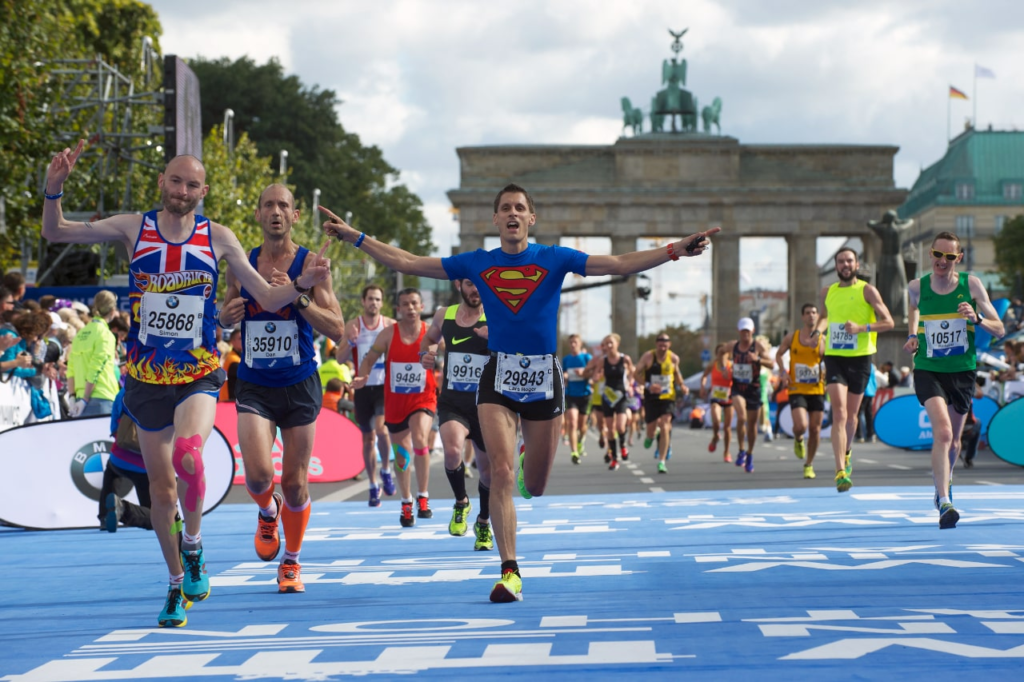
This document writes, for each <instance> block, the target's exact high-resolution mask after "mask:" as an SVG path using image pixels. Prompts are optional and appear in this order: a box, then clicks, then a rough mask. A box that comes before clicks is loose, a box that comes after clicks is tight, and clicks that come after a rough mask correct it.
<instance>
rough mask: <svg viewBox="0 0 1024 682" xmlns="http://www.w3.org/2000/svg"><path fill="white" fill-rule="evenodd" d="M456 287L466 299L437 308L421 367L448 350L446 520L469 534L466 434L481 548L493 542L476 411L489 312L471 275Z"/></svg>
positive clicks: (442, 414) (455, 531)
mask: <svg viewBox="0 0 1024 682" xmlns="http://www.w3.org/2000/svg"><path fill="white" fill-rule="evenodd" d="M455 288H456V289H458V291H459V294H460V295H461V296H462V303H460V304H458V305H453V306H448V307H447V308H439V309H438V310H437V312H436V313H434V321H433V323H432V324H431V325H430V328H429V329H427V333H426V335H425V336H424V337H423V341H422V342H421V344H420V354H421V355H422V356H423V357H422V358H421V362H422V364H423V367H424V368H426V369H427V371H433V369H434V366H435V365H437V364H438V363H437V356H438V354H439V353H441V352H442V350H443V352H444V353H445V355H444V363H443V365H442V370H443V380H442V383H441V396H440V398H438V401H437V417H438V422H439V424H440V430H441V444H442V445H443V446H444V472H445V474H446V475H447V476H448V483H449V484H451V486H452V494H454V495H455V508H454V509H453V510H452V520H451V522H450V523H449V524H448V532H449V533H450V534H452V535H456V536H461V535H465V534H466V530H467V526H468V524H467V523H466V518H467V517H468V516H469V514H470V512H471V511H472V506H471V505H470V504H469V496H468V495H467V494H466V465H465V464H464V463H463V461H462V453H463V450H464V448H465V447H466V438H469V439H470V440H471V441H472V442H473V447H474V448H476V455H477V457H476V461H477V468H478V469H479V470H480V483H479V484H478V486H477V489H478V491H479V492H480V513H479V514H478V515H477V517H476V523H474V524H473V531H474V534H475V535H476V542H475V544H474V545H473V549H475V550H478V551H479V550H487V549H492V548H493V547H494V542H493V540H492V539H491V525H490V518H491V511H490V509H491V505H490V498H491V466H490V460H489V459H488V458H487V451H486V449H485V448H484V437H483V432H482V431H481V430H480V419H479V418H478V417H477V412H476V391H477V387H478V386H479V384H480V374H481V373H482V372H483V368H484V365H486V364H487V361H488V360H489V359H490V357H491V355H490V353H489V352H488V350H487V316H486V315H484V309H483V306H482V305H480V292H479V291H477V288H476V285H474V284H473V282H472V281H471V280H469V279H460V280H456V281H455ZM442 347H443V349H442Z"/></svg>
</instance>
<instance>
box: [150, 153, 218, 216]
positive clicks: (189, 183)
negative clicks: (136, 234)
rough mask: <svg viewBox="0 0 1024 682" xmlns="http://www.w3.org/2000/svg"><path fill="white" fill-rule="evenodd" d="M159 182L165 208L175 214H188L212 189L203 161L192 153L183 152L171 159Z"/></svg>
mask: <svg viewBox="0 0 1024 682" xmlns="http://www.w3.org/2000/svg"><path fill="white" fill-rule="evenodd" d="M157 184H158V185H159V186H160V195H161V198H162V201H163V205H164V210H165V211H167V212H169V213H173V214H174V215H180V216H187V215H188V214H190V213H192V212H193V211H195V209H196V206H198V205H199V202H200V201H202V200H203V197H205V196H206V193H207V192H208V191H209V190H210V188H209V186H208V185H207V184H206V168H204V167H203V162H202V161H200V160H199V159H197V158H196V157H194V156H192V155H191V154H182V155H181V156H176V157H174V158H173V159H171V160H170V162H169V163H168V164H167V167H166V168H165V169H164V172H163V173H161V174H160V177H159V179H158V180H157Z"/></svg>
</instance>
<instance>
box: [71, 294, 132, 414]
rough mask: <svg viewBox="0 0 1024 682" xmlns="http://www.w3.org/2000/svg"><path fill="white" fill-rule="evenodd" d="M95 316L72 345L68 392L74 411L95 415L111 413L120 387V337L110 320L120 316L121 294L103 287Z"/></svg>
mask: <svg viewBox="0 0 1024 682" xmlns="http://www.w3.org/2000/svg"><path fill="white" fill-rule="evenodd" d="M93 311H94V313H95V315H94V316H93V318H92V320H91V321H90V322H89V324H87V325H86V326H85V328H84V329H83V330H82V331H81V332H79V333H78V334H77V335H76V336H75V340H74V342H73V343H72V344H71V361H70V363H68V395H69V397H71V400H72V401H73V403H72V405H71V406H70V410H69V412H70V414H71V417H72V418H75V417H94V416H97V415H104V414H110V413H111V411H112V410H113V408H114V398H115V397H117V393H118V391H119V390H120V383H121V373H120V371H119V369H118V354H117V337H115V336H114V333H113V332H112V331H111V330H110V320H113V319H114V318H115V317H118V315H119V314H118V312H117V296H115V295H114V294H113V292H110V291H107V290H103V291H101V292H99V293H98V294H96V297H95V299H93Z"/></svg>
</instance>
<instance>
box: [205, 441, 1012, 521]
mask: <svg viewBox="0 0 1024 682" xmlns="http://www.w3.org/2000/svg"><path fill="white" fill-rule="evenodd" d="M710 438H711V436H710V431H707V430H703V431H701V430H691V429H687V428H678V427H677V428H675V429H673V435H672V450H673V456H672V459H671V460H669V473H668V474H658V473H657V467H656V464H655V462H654V459H653V455H652V451H651V450H644V449H643V446H642V443H634V446H633V447H632V448H631V452H632V455H631V456H630V458H629V461H628V462H626V463H624V465H623V466H622V467H620V468H619V469H618V470H617V471H608V469H607V466H606V465H605V464H604V461H603V460H604V458H603V453H602V452H601V451H600V450H599V448H598V444H597V440H596V438H594V437H593V436H588V439H587V447H588V450H589V451H590V454H589V455H588V456H587V457H585V458H584V459H583V461H582V464H580V465H579V466H573V465H572V463H571V459H570V456H569V449H568V448H567V447H566V446H565V445H560V446H559V449H558V458H557V460H556V462H555V466H554V470H553V471H552V474H551V482H550V484H549V485H548V490H547V494H549V495H584V494H604V493H619V494H630V493H641V492H644V493H647V492H652V491H653V492H655V493H657V492H672V491H691V490H732V489H737V490H741V489H747V490H750V489H764V488H829V487H831V486H832V475H833V473H834V468H833V465H832V463H831V462H832V446H831V444H830V443H829V441H824V442H823V443H822V448H821V452H820V453H819V456H818V457H817V458H816V460H815V471H816V473H817V474H818V477H817V478H816V479H814V480H804V478H803V473H802V466H803V463H802V462H801V461H800V460H798V459H796V457H795V456H794V455H793V450H792V447H793V441H792V440H790V439H788V438H783V439H782V440H778V441H775V442H772V443H765V442H764V441H759V442H758V443H757V447H756V450H755V453H754V464H755V470H754V472H753V473H750V474H748V473H746V472H745V471H743V470H741V469H739V468H737V467H735V466H733V465H732V464H726V463H724V462H722V459H721V445H719V450H718V452H717V453H715V454H711V453H709V452H708V449H707V445H708V442H709V441H710ZM853 452H854V455H853V460H854V471H853V484H854V489H856V488H857V487H865V486H900V487H907V486H929V485H931V463H930V458H929V454H928V453H927V452H911V451H907V450H899V449H896V448H891V447H889V446H887V445H884V444H882V443H856V444H855V445H854V451H853ZM735 453H736V449H735V444H734V445H733V456H734V457H735ZM430 473H431V478H430V496H431V498H432V499H436V500H439V501H440V500H451V499H452V493H451V489H450V488H449V486H448V481H447V479H446V478H445V475H444V468H443V465H442V463H441V460H440V459H439V458H435V459H433V461H432V463H431V472H430ZM954 481H955V482H956V483H958V484H978V485H993V486H996V485H1014V484H1015V485H1024V468H1021V467H1017V466H1013V465H1011V464H1007V463H1005V462H1003V461H1002V460H1000V459H999V458H997V457H996V456H995V455H993V454H992V453H991V451H989V450H981V451H979V453H978V456H977V458H976V459H975V466H974V467H973V468H972V469H965V468H964V467H963V466H962V464H958V466H957V469H956V472H955V474H954ZM467 483H468V486H467V489H468V490H469V491H470V495H471V496H473V497H475V495H476V479H473V480H470V481H468V482H467ZM310 488H311V492H312V495H313V500H314V501H318V500H325V501H336V502H337V501H343V500H357V499H360V498H365V496H366V494H367V493H366V490H367V482H366V479H365V476H364V477H363V478H362V480H360V481H355V482H353V481H345V482H342V483H321V484H314V485H312V486H310ZM394 501H395V498H391V499H390V500H389V499H388V498H385V504H395V502H394ZM225 502H226V503H229V504H230V503H249V504H251V500H250V498H249V496H248V494H247V493H246V492H245V490H244V489H243V488H242V487H241V486H235V487H234V489H233V490H232V491H231V493H229V495H228V498H227V499H226V500H225ZM395 506H396V508H397V504H395ZM434 506H435V507H439V506H441V505H439V504H435V505H434Z"/></svg>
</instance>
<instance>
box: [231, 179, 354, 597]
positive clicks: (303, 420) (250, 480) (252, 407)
mask: <svg viewBox="0 0 1024 682" xmlns="http://www.w3.org/2000/svg"><path fill="white" fill-rule="evenodd" d="M298 219H299V211H298V210H297V209H296V208H295V197H294V196H292V193H291V191H290V190H289V189H288V188H287V187H285V186H284V185H280V184H273V185H270V186H269V187H267V188H266V189H264V190H263V192H262V193H261V194H260V199H259V205H258V206H257V207H256V220H257V221H258V222H259V224H260V227H261V228H262V230H263V243H262V244H260V245H259V246H257V247H256V248H254V249H253V250H252V251H251V252H250V253H249V264H250V265H251V266H252V267H254V268H255V269H256V271H257V272H258V273H260V275H261V276H262V277H263V278H264V279H266V280H267V281H270V282H277V281H279V280H283V281H284V282H287V280H288V279H294V278H296V277H298V276H299V275H301V274H302V272H303V270H305V268H306V267H308V266H309V265H310V264H312V263H313V261H314V260H315V259H316V254H314V253H312V252H311V251H309V250H307V249H306V248H305V247H302V246H299V245H298V244H296V243H295V242H293V241H292V225H293V224H295V222H296V221H297V220H298ZM227 278H228V287H227V292H226V293H225V295H224V307H223V308H222V309H221V313H220V323H221V326H222V327H224V328H227V329H230V328H232V327H234V326H235V325H236V324H238V323H239V322H242V337H241V348H242V361H241V362H240V363H238V379H237V384H236V386H235V409H236V410H237V412H238V445H239V447H240V448H241V449H242V462H243V463H244V464H245V488H246V490H247V491H248V492H249V496H250V497H251V498H252V499H253V501H254V502H255V503H256V505H257V506H258V507H259V514H258V515H257V526H256V537H255V540H254V543H255V547H256V556H258V557H259V558H260V559H262V560H263V561H273V560H274V559H275V558H277V555H278V553H279V552H280V551H281V537H280V535H279V533H278V519H279V518H280V520H281V524H282V525H283V526H284V539H285V551H284V557H283V558H282V559H281V563H280V564H279V565H278V567H277V590H278V592H282V593H288V592H305V591H306V588H305V585H303V583H302V565H301V564H300V563H299V552H300V551H301V550H302V540H303V537H304V536H305V534H306V526H307V524H308V523H309V514H310V498H309V460H310V457H311V456H312V454H313V441H314V438H315V436H316V418H317V416H318V415H319V414H320V407H321V404H322V399H323V391H322V390H321V387H320V374H319V373H318V372H317V363H316V355H315V351H314V348H313V330H314V329H315V330H316V331H317V332H319V333H321V334H323V335H324V336H326V337H328V338H330V339H340V338H341V337H342V335H343V333H344V331H345V321H344V318H343V317H342V314H341V307H340V306H339V305H338V299H337V298H335V296H334V289H333V287H332V285H331V277H330V275H328V276H327V277H325V278H324V280H323V282H321V283H320V284H318V285H317V286H315V287H314V288H313V291H312V292H311V293H310V295H306V294H303V295H302V296H299V300H297V301H296V302H295V303H293V304H291V305H286V306H285V307H283V308H281V309H280V310H267V309H265V308H262V307H261V306H260V305H259V303H257V302H255V301H252V300H250V299H251V298H252V296H251V295H250V294H249V292H248V291H247V290H246V289H245V287H244V286H242V285H240V284H239V282H238V278H237V277H235V275H234V271H233V270H231V269H230V268H229V269H228V271H227ZM278 429H280V431H281V442H282V446H283V452H282V455H281V457H282V460H281V490H282V491H283V492H284V495H283V496H282V495H281V494H280V493H277V492H275V491H274V473H275V472H274V461H273V450H274V441H275V439H276V435H277V431H278Z"/></svg>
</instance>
